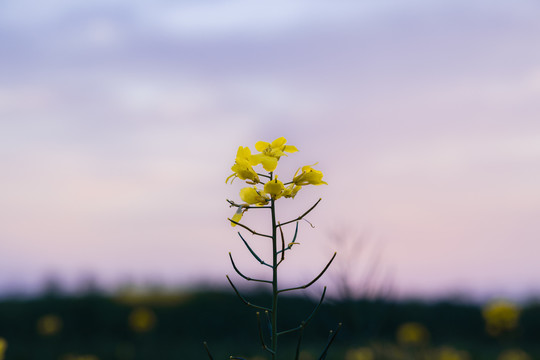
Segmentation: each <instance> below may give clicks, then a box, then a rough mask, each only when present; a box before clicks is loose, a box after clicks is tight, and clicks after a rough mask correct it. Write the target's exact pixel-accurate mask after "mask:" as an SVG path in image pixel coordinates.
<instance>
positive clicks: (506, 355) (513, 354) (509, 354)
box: [497, 349, 532, 360]
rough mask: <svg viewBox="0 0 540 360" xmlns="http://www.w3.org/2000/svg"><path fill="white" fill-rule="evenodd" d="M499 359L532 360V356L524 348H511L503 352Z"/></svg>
mask: <svg viewBox="0 0 540 360" xmlns="http://www.w3.org/2000/svg"><path fill="white" fill-rule="evenodd" d="M497 360H532V357H530V356H529V354H527V353H526V352H525V351H523V350H520V349H511V350H506V351H504V352H503V353H501V354H500V355H499V357H497Z"/></svg>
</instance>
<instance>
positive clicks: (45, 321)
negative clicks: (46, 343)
mask: <svg viewBox="0 0 540 360" xmlns="http://www.w3.org/2000/svg"><path fill="white" fill-rule="evenodd" d="M60 330H62V319H60V317H58V316H57V315H54V314H48V315H44V316H42V317H40V318H39V319H38V321H37V332H38V334H40V335H42V336H51V335H55V334H57V333H59V332H60Z"/></svg>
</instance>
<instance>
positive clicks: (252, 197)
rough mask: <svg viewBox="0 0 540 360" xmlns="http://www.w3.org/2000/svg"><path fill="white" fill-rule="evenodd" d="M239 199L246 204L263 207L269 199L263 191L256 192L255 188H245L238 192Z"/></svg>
mask: <svg viewBox="0 0 540 360" xmlns="http://www.w3.org/2000/svg"><path fill="white" fill-rule="evenodd" d="M240 199H242V200H243V201H244V202H246V204H249V205H258V206H263V205H266V204H268V201H270V198H269V197H268V196H267V195H266V193H265V192H264V191H261V190H258V189H257V187H255V186H254V187H246V188H243V189H242V190H240Z"/></svg>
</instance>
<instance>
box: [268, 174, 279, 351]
mask: <svg viewBox="0 0 540 360" xmlns="http://www.w3.org/2000/svg"><path fill="white" fill-rule="evenodd" d="M272 175H273V174H272V173H270V180H272V178H273V176H272ZM270 211H271V212H272V351H273V353H272V360H276V358H277V357H276V356H277V341H278V336H277V333H278V331H277V313H278V312H277V305H278V278H277V269H278V249H277V225H276V207H275V203H274V199H271V200H270Z"/></svg>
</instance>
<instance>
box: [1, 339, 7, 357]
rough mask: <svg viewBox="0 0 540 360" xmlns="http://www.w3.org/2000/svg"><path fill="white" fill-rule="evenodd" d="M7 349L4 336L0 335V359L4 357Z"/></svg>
mask: <svg viewBox="0 0 540 360" xmlns="http://www.w3.org/2000/svg"><path fill="white" fill-rule="evenodd" d="M6 349H7V341H6V339H4V338H1V337H0V360H3V359H4V353H5V352H6Z"/></svg>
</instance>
